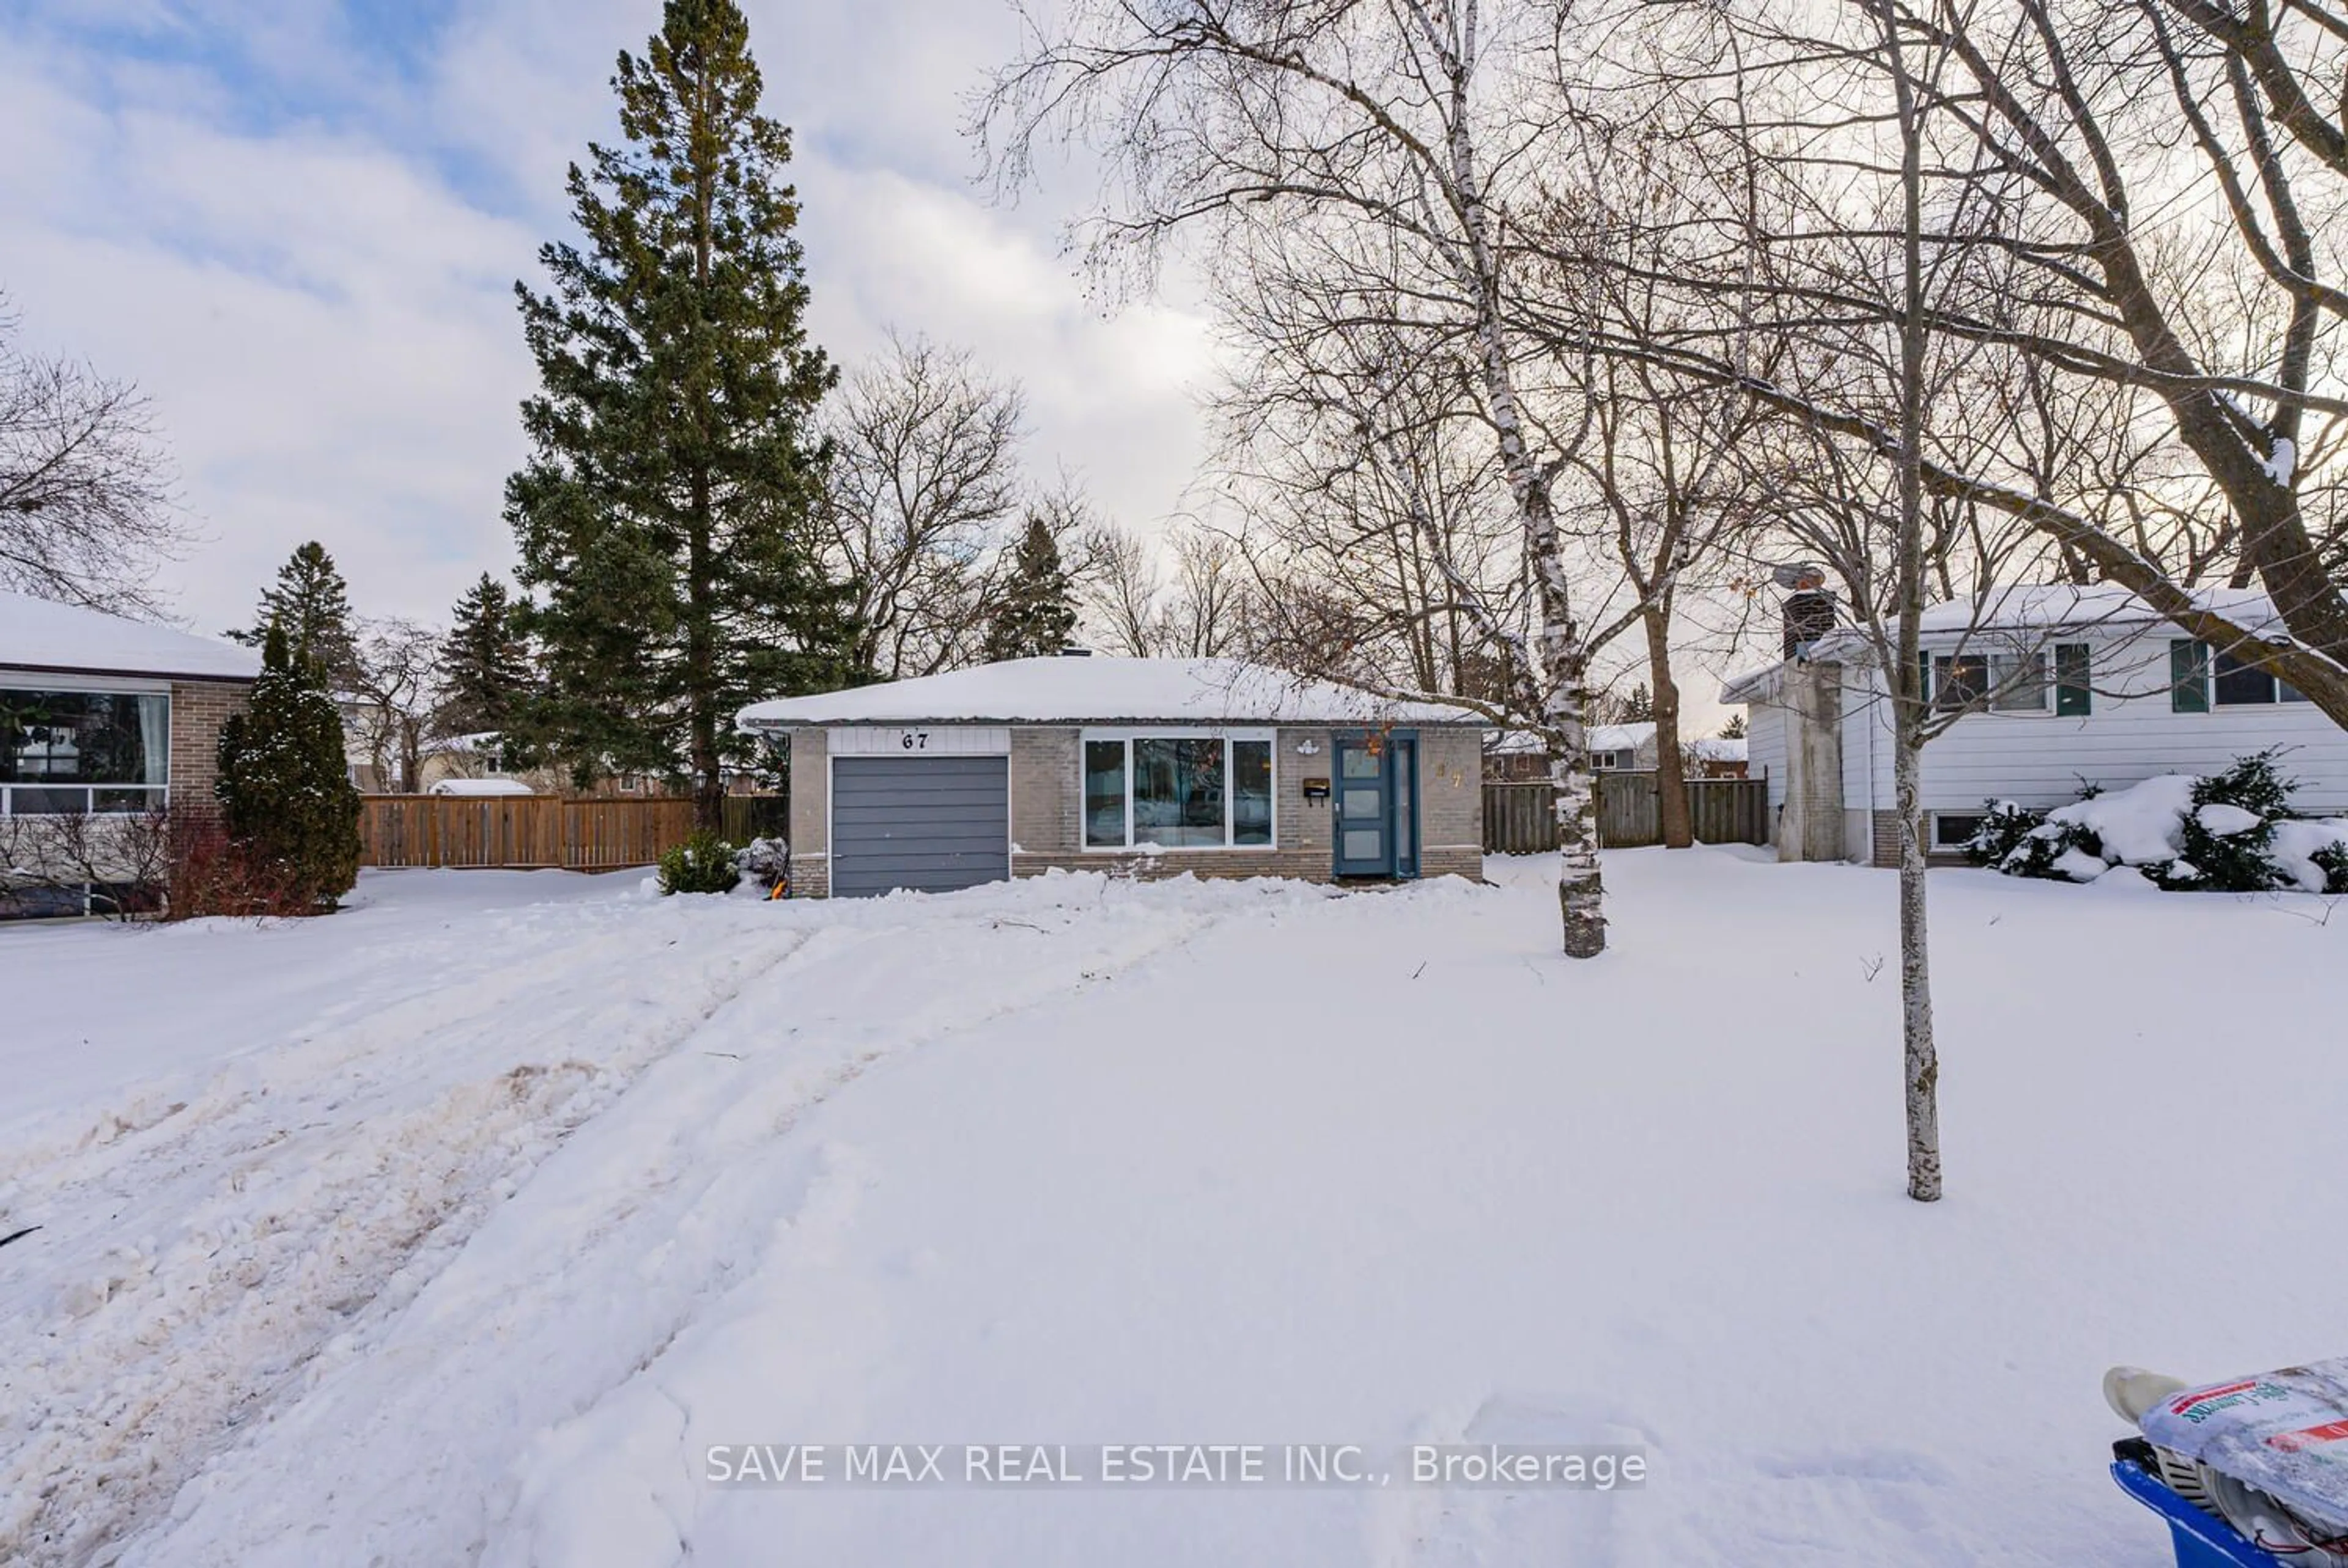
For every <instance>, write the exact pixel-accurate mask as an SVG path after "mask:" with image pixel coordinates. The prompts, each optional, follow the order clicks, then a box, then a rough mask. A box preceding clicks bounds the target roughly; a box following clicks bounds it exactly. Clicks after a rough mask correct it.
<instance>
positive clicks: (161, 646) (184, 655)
mask: <svg viewBox="0 0 2348 1568" xmlns="http://www.w3.org/2000/svg"><path fill="white" fill-rule="evenodd" d="M0 669H8V670H37V671H55V672H57V673H60V674H90V675H178V676H180V677H183V678H193V679H200V680H207V681H250V680H252V678H253V677H254V676H256V675H258V674H260V673H261V655H260V653H259V652H257V651H254V650H252V649H250V648H240V647H238V646H237V645H236V644H235V643H233V642H222V641H218V640H217V639H214V638H210V637H194V636H191V635H190V634H189V633H187V632H184V631H174V630H171V629H170V627H168V626H156V625H153V624H151V623H150V622H148V621H144V620H125V619H124V618H123V617H121V616H118V615H108V614H105V613H103V612H101V611H99V610H84V609H83V608H81V607H80V606H79V605H74V604H58V603H56V602H55V601H53V600H46V599H29V598H26V596H25V595H23V594H18V593H0Z"/></svg>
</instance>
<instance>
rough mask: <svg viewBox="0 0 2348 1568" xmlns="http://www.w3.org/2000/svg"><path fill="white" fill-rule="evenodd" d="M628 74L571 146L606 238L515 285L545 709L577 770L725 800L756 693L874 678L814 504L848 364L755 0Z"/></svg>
mask: <svg viewBox="0 0 2348 1568" xmlns="http://www.w3.org/2000/svg"><path fill="white" fill-rule="evenodd" d="M613 88H614V89H615V90H616V91H617V92H618V94H619V97H620V128H621V133H622V136H623V145H621V146H619V147H616V148H605V147H601V146H591V147H590V148H589V149H588V152H589V158H588V162H589V168H588V169H584V170H582V169H580V168H579V167H578V166H577V165H573V166H572V169H571V179H570V193H571V199H572V209H573V215H574V217H575V219H576V221H577V223H578V226H579V229H580V231H581V232H582V234H583V235H584V237H585V241H586V243H585V246H584V248H583V249H582V248H580V247H577V246H573V245H570V244H551V245H548V246H546V247H545V248H544V249H543V250H542V251H541V252H540V260H541V262H542V263H543V264H544V266H545V268H546V271H547V272H548V274H549V276H550V277H551V280H552V282H553V292H551V293H549V294H543V295H541V294H537V293H533V292H531V291H530V289H529V288H528V287H527V286H526V285H522V284H517V285H516V292H517V293H518V294H519V295H520V302H521V313H522V327H523V333H524V336H525V337H526V339H527V340H528V342H529V345H530V353H531V354H532V355H534V356H535V357H536V359H537V361H538V369H539V377H540V382H541V391H540V393H539V395H537V396H535V397H532V398H530V400H529V401H528V402H526V403H524V404H523V405H522V425H523V428H524V430H525V431H526V432H527V434H528V435H529V436H530V443H531V446H532V447H533V451H532V454H531V456H530V462H529V464H528V465H527V466H525V467H523V468H522V469H521V471H520V472H519V473H517V474H515V475H514V476H513V477H512V478H511V479H510V480H509V481H508V483H507V487H506V516H507V518H508V520H509V521H510V523H511V524H512V526H513V528H514V532H515V536H516V538H518V539H519V540H520V546H521V558H522V580H523V581H524V582H525V583H528V584H530V585H532V586H534V587H540V588H542V589H545V599H544V601H543V603H542V604H538V605H535V606H533V607H532V609H531V610H530V612H529V613H528V615H527V617H526V624H527V626H528V628H529V629H530V630H531V631H532V632H533V633H534V634H535V635H536V636H537V638H538V639H539V641H540V645H541V649H542V651H543V658H544V674H545V679H546V682H547V689H546V692H545V693H544V696H543V698H542V699H541V702H539V703H538V704H536V707H537V713H536V715H535V717H536V719H537V721H538V723H536V724H535V725H534V726H533V727H534V728H535V729H537V730H538V731H539V732H540V733H543V734H545V735H546V736H547V737H548V739H549V740H550V741H551V742H552V743H554V747H555V749H556V750H557V752H558V753H559V754H560V755H561V757H562V758H563V759H564V760H566V761H568V762H569V764H571V766H572V770H573V772H574V773H577V774H591V773H593V772H595V771H599V770H601V769H605V768H621V769H643V770H647V771H654V772H685V773H687V774H691V775H692V778H693V781H694V794H695V803H696V808H697V810H696V815H697V816H698V818H699V820H700V822H701V823H702V825H705V826H707V827H711V828H715V827H716V825H717V824H718V822H719V815H720V810H721V807H722V796H723V791H724V785H723V782H722V776H721V770H722V769H723V767H724V766H725V764H726V762H727V760H728V759H729V758H735V757H741V756H745V755H747V750H746V748H745V746H744V743H742V742H741V741H740V739H739V738H738V737H736V735H735V734H734V733H733V723H732V720H733V713H734V710H735V709H736V707H738V706H739V705H740V704H741V703H743V702H747V701H748V700H751V699H753V698H757V697H767V696H777V695H785V694H789V693H793V692H807V691H819V690H825V689H828V688H829V687H832V686H837V685H841V684H845V683H846V682H847V681H848V680H849V679H850V678H851V677H850V671H849V665H848V661H847V659H846V656H845V650H846V648H847V646H848V644H849V631H850V628H849V624H848V621H849V617H848V612H847V610H846V604H847V597H846V595H845V594H844V593H843V592H842V591H841V590H840V589H839V588H838V587H837V586H836V585H835V584H833V583H832V582H831V581H830V580H829V578H828V577H827V575H826V573H825V570H824V568H823V565H822V562H821V559H820V557H819V552H818V545H817V541H816V539H815V538H814V536H813V530H812V527H811V518H812V514H813V510H814V503H815V501H816V498H817V495H818V491H819V483H820V470H821V466H822V456H823V454H822V452H821V451H820V449H819V446H818V444H817V442H816V439H815V437H814V436H813V435H812V433H811V431H810V428H809V423H808V421H809V415H810V414H811V413H812V411H813V410H814V408H815V406H816V405H817V403H818V402H819V400H820V399H821V398H822V396H823V395H824V393H825V392H826V391H827V390H828V389H829V387H830V386H831V384H832V383H833V381H834V379H835V372H834V371H833V369H832V367H831V365H830V364H829V363H828V362H827V361H826V360H825V358H824V355H823V353H822V351H821V350H819V349H818V348H816V347H814V346H813V345H812V344H810V343H808V339H807V333H806V330H805V327H804V325H803V321H804V317H805V315H806V312H807V302H808V291H807V285H806V282H804V277H803V273H804V268H803V265H802V261H801V256H800V250H799V245H798V241H797V240H796V239H795V238H794V237H793V229H794V227H795V226H796V224H797V222H798V196H797V193H796V192H795V191H794V190H792V189H791V188H790V187H789V186H788V185H786V184H784V183H783V182H782V178H781V176H782V171H783V167H784V165H785V164H786V163H788V161H789V159H790V136H789V133H788V131H787V130H786V129H785V128H783V127H782V126H780V125H778V124H777V123H776V122H775V121H773V120H771V119H768V118H765V117H764V116H763V115H761V114H760V113H759V112H758V97H759V77H758V69H757V66H756V65H755V64H753V63H752V60H751V58H750V50H749V25H748V23H747V21H745V20H744V18H743V15H742V12H741V10H740V8H739V7H738V6H737V5H735V4H734V3H733V0H668V3H667V5H666V6H665V7H664V13H663V16H662V24H661V30H660V32H659V33H657V34H655V35H654V36H653V38H652V40H651V42H650V43H649V44H648V45H647V46H646V48H645V53H644V57H643V58H641V59H640V58H637V57H635V56H631V55H628V54H624V53H623V54H622V55H621V56H620V60H619V68H618V72H617V74H616V75H615V76H614V77H613Z"/></svg>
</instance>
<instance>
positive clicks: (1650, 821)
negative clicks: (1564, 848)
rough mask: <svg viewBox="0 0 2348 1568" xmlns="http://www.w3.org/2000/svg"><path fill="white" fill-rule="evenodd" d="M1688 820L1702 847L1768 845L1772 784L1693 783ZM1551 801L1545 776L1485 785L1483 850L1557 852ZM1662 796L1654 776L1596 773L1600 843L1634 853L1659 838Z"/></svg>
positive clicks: (1495, 852) (1757, 781)
mask: <svg viewBox="0 0 2348 1568" xmlns="http://www.w3.org/2000/svg"><path fill="white" fill-rule="evenodd" d="M1687 796H1688V820H1689V823H1690V825H1691V826H1692V827H1693V828H1694V832H1695V836H1696V842H1698V843H1699V844H1766V843H1768V842H1769V781H1768V780H1766V779H1690V780H1689V781H1688V782H1687ZM1554 799H1555V796H1554V794H1552V792H1551V791H1550V784H1549V781H1548V780H1547V779H1541V780H1538V781H1536V782H1533V783H1529V784H1486V785H1485V786H1484V849H1485V852H1486V853H1487V854H1490V855H1538V854H1541V853H1543V852H1545V851H1548V850H1551V849H1555V848H1556V847H1557V815H1556V811H1555V806H1554V804H1553V803H1554ZM1661 805H1662V802H1661V798H1660V795H1659V794H1658V792H1657V790H1656V788H1655V775H1654V774H1653V773H1651V772H1638V773H1630V772H1623V773H1602V774H1599V775H1598V842H1599V844H1600V845H1602V846H1604V847H1606V848H1609V849H1631V848H1634V847H1636V846H1637V845H1643V844H1661V843H1662V842H1663V812H1662V810H1661Z"/></svg>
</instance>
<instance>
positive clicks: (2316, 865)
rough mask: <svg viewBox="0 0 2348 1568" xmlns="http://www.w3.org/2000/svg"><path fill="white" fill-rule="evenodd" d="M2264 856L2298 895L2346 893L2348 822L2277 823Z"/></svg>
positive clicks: (2347, 876) (2347, 886)
mask: <svg viewBox="0 0 2348 1568" xmlns="http://www.w3.org/2000/svg"><path fill="white" fill-rule="evenodd" d="M2268 852H2269V853H2270V854H2271V855H2272V856H2274V863H2275V869H2276V870H2278V871H2280V872H2281V874H2282V878H2283V880H2284V881H2285V882H2286V883H2288V884H2290V885H2291V886H2294V887H2297V888H2298V889H2299V890H2300V891H2301V892H2302V893H2348V822H2305V821H2300V820H2297V819H2294V820H2291V821H2289V822H2278V823H2276V824H2275V825H2274V842H2273V843H2272V844H2271V845H2269V846H2268Z"/></svg>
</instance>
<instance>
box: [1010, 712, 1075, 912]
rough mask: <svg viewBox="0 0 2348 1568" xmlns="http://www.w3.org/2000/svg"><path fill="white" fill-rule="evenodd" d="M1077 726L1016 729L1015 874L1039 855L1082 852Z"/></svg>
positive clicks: (1013, 744) (1013, 768)
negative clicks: (1063, 728) (1068, 728)
mask: <svg viewBox="0 0 2348 1568" xmlns="http://www.w3.org/2000/svg"><path fill="white" fill-rule="evenodd" d="M1078 733H1079V732H1077V731H1076V730H1047V729H1036V728H1033V727H1023V728H1014V729H1013V730H1012V732H1011V842H1012V844H1013V845H1014V846H1015V847H1014V850H1013V852H1012V856H1011V874H1012V875H1013V876H1027V875H1031V873H1029V872H1027V871H1025V869H1024V868H1023V867H1024V864H1025V861H1026V860H1027V858H1028V857H1029V856H1070V855H1075V854H1077V853H1078V852H1079V851H1080V850H1081V848H1082V844H1081V841H1080V840H1079V838H1078V836H1077V835H1078V834H1079V833H1080V832H1081V831H1082V829H1081V825H1080V823H1081V819H1082V815H1083V812H1084V803H1085V802H1084V796H1085V785H1084V778H1083V775H1082V758H1081V756H1080V753H1081V752H1082V750H1083V747H1082V743H1080V742H1079V741H1078V739H1077V736H1078Z"/></svg>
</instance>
